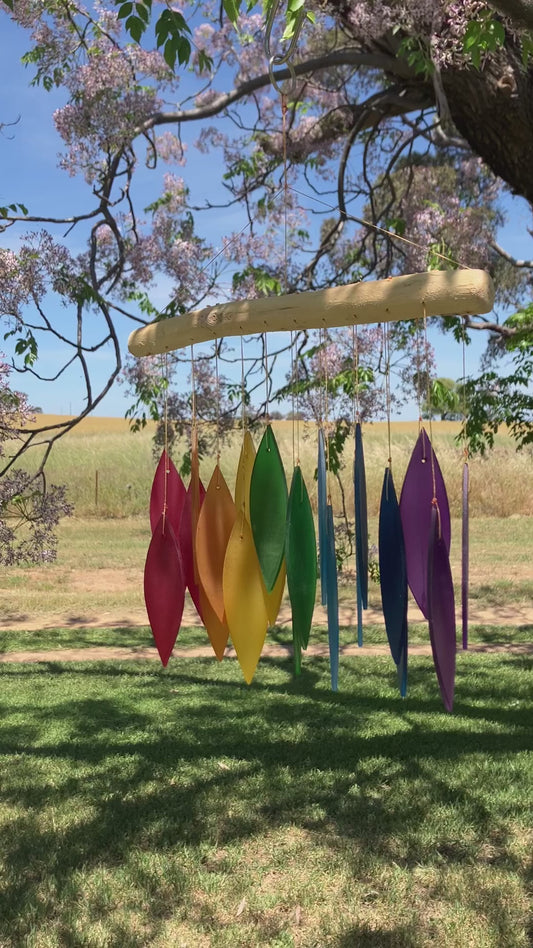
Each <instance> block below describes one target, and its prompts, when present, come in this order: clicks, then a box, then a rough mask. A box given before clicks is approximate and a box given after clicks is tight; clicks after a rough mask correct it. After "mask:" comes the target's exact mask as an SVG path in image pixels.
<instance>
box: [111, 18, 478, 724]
mask: <svg viewBox="0 0 533 948" xmlns="http://www.w3.org/2000/svg"><path fill="white" fill-rule="evenodd" d="M271 25H272V24H271V22H270V24H269V27H268V28H267V43H266V47H267V51H268V56H269V66H270V72H271V77H272V80H273V82H274V85H275V87H276V88H277V89H278V91H280V92H281V90H279V88H278V86H277V84H276V82H275V78H274V76H273V73H272V67H273V65H282V64H284V63H286V64H287V65H288V67H289V71H290V73H291V75H292V76H293V75H294V72H293V70H292V67H291V65H290V59H289V57H290V54H291V52H292V49H293V48H294V43H292V44H291V47H290V49H289V51H288V53H287V54H286V55H285V56H284V57H283V56H277V57H276V56H271V55H270V49H269V43H268V36H269V35H270V28H271ZM281 95H282V114H283V120H284V121H285V109H286V106H285V104H284V102H285V99H284V95H283V93H282V92H281ZM284 141H285V135H284ZM284 163H285V168H284V181H285V189H287V174H286V158H285V161H284ZM286 197H287V195H286V194H285V198H286ZM286 207H287V200H285V208H286ZM286 233H287V225H286V220H285V240H286ZM286 258H287V252H285V259H286ZM493 302H494V288H493V285H492V281H491V278H490V276H489V275H488V273H486V272H485V271H482V270H448V271H433V272H429V273H418V274H412V275H408V276H401V277H394V278H391V279H388V280H383V281H374V282H370V281H369V282H365V283H357V284H349V285H347V286H340V287H335V288H329V289H326V290H320V291H317V292H306V293H300V294H291V295H283V296H279V297H269V298H265V299H254V300H240V301H236V302H232V303H223V304H216V305H214V306H206V307H205V308H203V309H201V310H198V311H195V312H191V313H188V314H184V315H182V316H177V317H171V318H168V319H164V320H160V321H157V322H155V323H152V324H150V325H148V326H146V327H143V328H141V329H137V330H135V331H134V332H133V333H132V334H131V335H130V339H129V350H130V352H131V353H132V354H133V355H135V356H138V357H142V356H153V355H157V354H166V353H168V352H170V351H173V350H176V349H182V348H185V347H191V366H192V368H191V374H192V437H191V478H190V483H189V486H188V488H185V485H184V483H183V481H182V479H181V477H180V476H179V474H178V472H177V470H176V468H175V467H174V465H173V463H172V460H171V459H170V457H169V454H168V448H167V444H165V448H164V450H163V453H162V456H161V460H160V462H159V464H158V467H157V470H156V473H155V477H154V481H153V487H152V492H151V497H150V522H151V527H152V540H151V543H150V547H149V550H148V555H147V560H146V567H145V581H144V592H145V600H146V606H147V612H148V618H149V621H150V625H151V628H152V632H153V635H154V639H155V643H156V646H157V648H158V651H159V655H160V658H161V661H162V663H163V665H166V664H167V663H168V660H169V658H170V655H171V653H172V649H173V647H174V644H175V641H176V638H177V635H178V632H179V628H180V624H181V619H182V615H183V608H184V599H185V590H186V589H188V591H189V593H190V596H191V598H192V600H193V602H194V605H195V607H196V609H197V612H198V614H199V616H200V618H201V620H202V622H203V624H204V626H205V628H206V630H207V633H208V636H209V639H210V641H211V644H212V646H213V650H214V652H215V654H216V656H217V658H218V659H219V660H222V658H223V657H224V654H225V652H226V647H227V644H228V641H229V639H230V638H231V642H232V644H233V647H234V649H235V652H236V655H237V658H238V660H239V663H240V666H241V669H242V672H243V675H244V678H245V680H246V682H247V683H248V684H249V683H250V682H251V681H252V679H253V676H254V673H255V670H256V667H257V663H258V661H259V658H260V655H261V651H262V649H263V645H264V642H265V638H266V634H267V630H268V628H269V626H273V625H274V624H275V622H276V618H277V615H278V612H279V608H280V604H281V601H282V597H283V593H284V588H285V582H287V586H288V593H289V599H290V604H291V611H292V636H293V653H294V670H295V673H296V674H299V673H300V670H301V655H302V650H305V649H306V648H307V645H308V642H309V635H310V629H311V623H312V618H313V611H314V606H315V597H316V586H317V580H318V575H319V577H320V597H321V602H322V605H324V606H325V607H326V608H327V624H328V642H329V654H330V670H331V687H332V689H333V690H337V688H338V671H339V610H338V591H337V565H336V552H335V532H334V511H333V504H332V500H331V493H330V490H329V481H328V471H329V463H328V417H327V415H328V409H327V392H328V379H327V374H326V376H325V378H323V380H322V382H323V388H324V403H325V411H324V416H325V417H324V418H323V419H322V423H321V424H320V425H319V428H318V462H317V474H318V476H317V514H318V516H317V520H318V564H319V569H318V567H317V538H316V536H315V523H314V517H313V513H312V508H311V502H310V499H309V494H308V491H307V488H306V485H305V482H304V478H303V474H302V471H301V467H300V462H299V457H298V456H299V450H298V452H297V453H295V450H294V447H293V472H292V478H291V484H290V489H288V487H287V481H286V477H285V471H284V467H283V462H282V459H281V456H280V452H279V449H278V445H277V442H276V438H275V434H274V430H273V428H272V425H271V424H270V422H269V419H268V384H269V381H268V364H267V358H268V357H267V344H266V340H267V334H268V333H270V332H280V331H283V332H290V333H291V354H292V355H291V358H292V359H293V360H294V355H293V345H292V339H293V337H294V334H295V333H297V332H298V331H299V330H302V329H305V330H311V329H316V330H319V333H320V334H321V336H320V339H321V344H322V345H323V343H324V339H325V336H324V335H323V334H324V333H325V332H327V331H328V330H329V329H332V328H334V327H342V326H351V327H352V334H353V337H352V338H353V362H354V418H353V421H354V465H353V477H354V498H355V510H354V513H355V557H356V590H355V594H356V602H357V641H358V645H359V646H362V644H363V620H362V613H363V610H365V609H366V608H367V606H368V526H367V502H366V476H365V462H364V451H363V433H362V424H361V415H360V411H359V402H358V397H359V349H358V334H357V333H358V327H359V326H362V325H365V324H369V323H379V324H381V326H382V338H383V352H384V356H385V363H386V366H387V373H386V387H387V423H388V458H387V464H386V467H385V473H384V479H383V487H382V493H381V502H380V516H379V567H380V582H381V598H382V605H383V613H384V619H385V627H386V632H387V638H388V641H389V646H390V651H391V655H392V658H393V660H394V663H395V665H396V667H397V670H398V680H399V688H400V693H401V695H402V696H405V694H406V691H407V655H408V629H407V605H408V588H409V589H410V590H411V593H412V595H413V597H414V599H415V601H416V603H417V605H418V607H419V608H420V610H421V612H422V614H423V615H424V617H425V618H426V619H427V620H428V623H429V634H430V640H431V646H432V651H433V658H434V663H435V669H436V673H437V679H438V683H439V688H440V692H441V695H442V699H443V703H444V706H445V708H446V709H447V710H448V711H451V710H452V705H453V694H454V678H455V651H456V634H455V603H454V592H453V584H452V576H451V570H450V563H449V550H450V512H449V505H448V499H447V495H446V488H445V485H444V480H443V477H442V473H441V470H440V467H439V464H438V461H437V458H436V455H435V452H434V449H433V446H432V439H431V427H430V431H429V434H428V432H427V431H426V429H425V428H424V427H423V426H422V423H420V431H419V436H418V440H417V442H416V445H415V447H414V450H413V453H412V456H411V459H410V462H409V465H408V468H407V472H406V475H405V479H404V483H403V487H402V490H401V495H400V499H399V500H398V498H397V494H396V489H395V485H394V480H393V474H392V457H391V439H390V351H389V332H388V324H389V323H390V322H394V321H398V320H408V319H413V318H414V319H419V320H420V321H421V324H422V326H423V332H424V339H425V343H426V347H427V335H426V334H427V328H426V327H427V319H428V318H429V317H432V316H456V315H479V314H482V313H486V312H489V311H490V309H491V308H492V305H493ZM259 333H261V334H264V353H265V356H264V362H265V377H266V384H267V424H266V427H265V431H264V434H263V437H262V439H261V442H260V444H259V447H258V449H257V453H256V451H255V448H254V445H253V442H252V438H251V435H250V432H249V431H247V430H246V424H245V412H244V403H245V399H244V368H243V369H242V389H243V391H242V402H243V424H242V445H241V451H240V457H239V463H238V469H237V477H236V484H235V491H234V494H233V495H232V493H231V491H230V489H229V487H228V485H227V483H226V481H225V479H224V477H223V474H222V471H221V468H220V438H219V432H218V425H217V449H216V462H215V467H214V470H213V473H212V475H211V479H210V481H209V484H208V486H207V489H205V488H204V485H203V484H202V482H201V480H200V475H199V462H198V427H197V418H196V393H195V379H194V350H193V346H194V345H195V344H196V343H200V342H206V341H209V340H212V341H213V342H214V346H215V352H214V358H215V376H216V388H217V398H218V388H219V378H218V340H220V339H223V338H225V337H229V336H241V365H242V366H243V364H244V360H243V354H242V337H243V336H247V335H253V334H259ZM417 368H419V366H418V367H417ZM464 372H465V366H464V345H463V375H464ZM293 377H294V362H293ZM296 414H297V413H296ZM165 429H166V419H165ZM293 445H294V435H293ZM462 562H463V579H462V597H463V613H462V617H463V647H464V648H466V647H467V618H468V616H467V585H468V457H467V452H466V448H465V463H464V469H463V540H462Z"/></svg>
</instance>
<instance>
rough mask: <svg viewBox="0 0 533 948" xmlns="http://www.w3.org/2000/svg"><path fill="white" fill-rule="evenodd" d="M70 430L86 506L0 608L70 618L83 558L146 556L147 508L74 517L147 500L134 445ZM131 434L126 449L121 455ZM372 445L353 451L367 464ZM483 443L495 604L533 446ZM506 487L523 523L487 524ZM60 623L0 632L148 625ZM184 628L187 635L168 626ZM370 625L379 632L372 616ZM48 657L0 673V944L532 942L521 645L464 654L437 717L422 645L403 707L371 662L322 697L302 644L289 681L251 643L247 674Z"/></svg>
mask: <svg viewBox="0 0 533 948" xmlns="http://www.w3.org/2000/svg"><path fill="white" fill-rule="evenodd" d="M95 430H96V429H95ZM77 437H78V439H79V440H78V442H77V446H76V444H74V442H73V441H71V442H69V444H66V443H65V452H66V453H64V454H63V456H62V457H63V461H62V464H61V462H60V456H59V455H58V473H62V474H63V477H64V478H65V479H67V480H69V483H70V484H71V485H72V489H73V493H76V491H77V492H78V493H77V494H76V496H77V499H78V503H79V509H78V516H80V515H81V514H80V512H81V513H82V514H83V516H84V517H85V518H86V519H85V520H71V521H66V522H65V524H64V525H63V527H62V530H61V534H62V537H63V541H64V542H63V544H62V546H61V547H60V555H59V560H58V564H57V566H47V567H45V568H44V569H41V570H38V571H33V572H32V571H24V570H22V569H18V570H12V571H6V575H5V576H3V577H2V579H1V582H0V594H1V602H2V608H4V609H7V608H8V607H9V602H12V603H13V610H14V611H15V612H16V611H17V610H22V611H24V610H25V611H26V612H27V614H31V613H32V612H35V610H38V609H39V608H40V606H39V603H41V608H42V609H43V611H46V607H45V605H44V604H45V603H48V602H50V603H51V604H52V605H51V606H50V608H51V610H52V612H55V611H58V610H62V609H63V608H64V607H65V603H66V602H68V604H69V608H70V609H71V610H72V615H73V616H75V615H78V614H80V613H81V611H82V609H86V608H87V604H88V601H89V600H88V599H87V595H89V597H90V596H94V595H95V593H89V594H86V591H84V590H83V588H82V585H83V584H80V581H79V576H80V574H81V573H82V571H83V570H84V569H85V570H86V571H88V572H89V571H90V573H91V578H92V580H94V577H95V575H96V574H97V573H98V571H104V570H113V571H115V570H116V571H117V573H119V571H120V570H121V569H122V570H124V571H127V570H131V571H134V572H135V571H136V570H139V567H140V565H141V566H142V559H143V557H144V552H145V549H146V541H147V539H148V531H147V528H146V524H145V522H144V519H143V521H142V522H141V521H140V520H139V519H137V518H135V519H132V520H131V521H127V520H123V519H115V520H112V519H108V520H106V521H100V520H98V519H94V520H92V519H91V517H94V516H95V515H96V517H101V516H102V515H104V514H106V513H107V515H108V516H109V515H110V514H114V516H115V517H117V518H122V517H124V516H125V515H126V514H128V515H129V516H131V515H132V514H133V515H138V514H139V513H140V512H141V509H142V510H143V511H144V512H145V513H146V507H147V494H146V491H147V485H148V489H149V483H150V477H151V472H152V471H153V462H152V461H151V459H150V450H149V441H147V440H146V439H145V438H144V436H142V439H141V441H135V438H134V436H130V435H127V434H125V433H123V432H122V433H120V432H119V433H118V434H117V432H115V431H110V434H109V438H110V439H118V440H116V443H115V447H114V449H113V450H114V451H115V453H113V450H112V448H113V444H112V441H111V440H107V439H106V438H104V439H103V441H102V439H101V436H100V440H99V441H98V440H97V435H96V434H94V433H93V432H92V431H91V432H89V433H88V435H87V438H85V436H83V437H82V434H79V435H78V436H77ZM130 437H131V438H132V441H131V442H129V444H131V446H132V448H133V445H139V446H142V447H139V448H138V447H135V449H134V450H131V449H130V448H128V449H127V450H126V447H125V445H126V441H125V440H124V439H126V438H130ZM446 437H447V439H448V440H447V441H446V443H445V442H443V443H442V445H441V447H442V451H441V454H443V455H444V456H445V459H447V460H446V463H448V461H449V463H450V464H451V465H452V468H453V470H452V485H453V483H454V481H453V477H455V474H454V473H453V472H454V471H455V469H456V466H457V464H458V462H457V455H456V449H455V448H454V446H453V438H452V437H451V436H448V435H447V436H446ZM380 438H381V435H380ZM84 439H85V440H84ZM87 439H88V440H87ZM91 439H92V440H91ZM409 439H410V441H409V444H410V446H411V441H412V436H411V434H410V435H409ZM369 442H370V439H369ZM402 444H403V442H402V443H398V447H397V451H398V452H400V451H401V450H404V453H405V455H406V456H408V455H407V447H406V446H405V445H404V446H403V447H402ZM405 444H407V441H406V443H405ZM383 445H384V442H383V444H382V441H380V440H379V439H378V440H377V441H376V442H375V444H374V445H373V446H372V445H371V444H370V443H369V444H368V448H369V450H368V452H367V454H368V457H369V460H370V461H371V462H372V460H373V459H374V460H375V462H376V465H377V461H378V460H379V464H380V467H379V470H381V454H382V453H383V452H382V448H383ZM67 449H68V450H67ZM500 449H501V452H502V453H501V454H500V455H499V460H497V461H490V462H489V461H488V462H480V467H479V471H480V474H479V476H478V478H477V482H476V483H477V487H476V490H477V491H478V493H477V495H475V497H474V508H475V511H476V512H477V516H475V517H474V519H473V521H472V538H473V552H474V558H473V563H472V577H473V582H472V596H473V599H474V600H475V601H476V600H479V599H482V600H483V601H486V602H487V603H488V604H490V605H491V607H494V608H495V609H496V610H498V609H504V608H505V605H506V603H507V602H512V601H513V600H516V601H519V602H520V603H522V604H524V603H526V602H527V599H528V597H529V598H530V599H531V597H532V593H533V570H531V571H530V570H529V568H528V563H530V562H531V556H532V553H533V549H532V547H533V531H532V529H531V524H532V523H533V520H532V517H531V512H532V511H531V509H530V505H531V502H532V497H533V492H529V493H528V491H527V490H526V487H527V483H528V480H527V479H528V477H529V478H531V459H529V466H528V463H527V462H528V459H527V458H525V457H524V456H522V457H521V458H519V459H518V460H516V459H515V457H514V456H513V457H511V456H510V455H509V457H508V450H507V445H506V443H505V441H503V442H502V443H501V445H500ZM91 451H92V452H93V454H94V459H93V462H91V463H92V467H91V463H90V461H89V455H88V454H87V452H89V453H90V452H91ZM68 452H70V454H69V453H68ZM138 452H140V457H141V459H142V464H141V463H139V462H140V458H139V456H138ZM506 458H507V460H505V459H506ZM105 459H107V461H106V463H107V464H108V466H107V467H106V468H105V469H104V467H103V463H104V460H105ZM311 463H312V460H311V455H310V456H309V461H308V464H309V466H311ZM506 465H507V466H506ZM289 466H290V465H289ZM207 467H208V465H207V464H206V465H205V470H206V472H207ZM95 469H96V470H98V471H99V483H98V488H99V494H98V505H96V504H95V503H94V500H95V496H94V489H95V484H94V470H95ZM376 470H377V467H376ZM457 471H460V461H459V466H457ZM104 472H107V473H105V476H104ZM230 474H231V471H230V472H229V473H228V477H230ZM77 478H78V480H76V479H77ZM56 479H59V478H56ZM399 483H401V479H400V481H399ZM83 484H84V485H85V486H84V487H83V491H85V494H83V491H82V490H81V487H82V485H83ZM377 486H379V482H378V479H377V477H376V484H375V485H374V487H373V488H372V486H371V490H374V492H375V491H376V489H377ZM111 487H112V488H113V490H112V491H111ZM108 489H109V491H110V493H109V494H108V495H106V493H105V492H106V490H108ZM453 489H454V490H455V488H453ZM510 492H514V498H515V507H514V509H512V505H513V495H511V494H510ZM84 496H85V500H83V497H84ZM106 496H107V499H106ZM372 496H373V495H372ZM491 498H495V500H494V499H491ZM500 501H501V503H502V504H503V503H504V502H505V504H506V505H507V506H506V508H505V509H506V510H507V512H512V513H514V514H515V515H516V514H519V515H520V516H515V517H514V518H508V519H501V520H500V519H496V518H487V516H486V515H487V512H488V511H489V505H490V504H491V503H496V504H498V503H499V502H500ZM141 502H142V505H143V506H142V507H141V508H139V505H140V504H141ZM84 503H85V507H83V504H84ZM371 503H372V502H371ZM454 503H455V501H454ZM128 504H129V506H128ZM91 505H92V506H91ZM106 505H109V507H108V508H107V507H106ZM517 505H518V507H517ZM528 505H529V506H528ZM502 512H503V510H502ZM371 515H372V516H375V511H374V512H372V510H371ZM456 536H457V531H456ZM455 542H456V543H457V540H456V541H455ZM457 555H458V551H457V549H456V550H455V552H454V557H455V558H456V559H457ZM73 577H76V583H74V582H73V581H72V582H71V580H73ZM346 594H347V593H346V592H345V589H344V587H343V588H342V589H341V599H342V598H343V597H344V596H345V595H346ZM106 595H109V594H104V599H102V601H100V600H98V607H99V608H102V607H103V605H104V604H105V603H104V600H105V596H106ZM116 595H117V596H118V593H117V594H116ZM372 595H373V596H374V595H378V594H377V592H376V589H374V588H373V591H372ZM63 596H66V598H65V599H64V598H62V597H63ZM83 597H85V598H83ZM120 602H122V600H120ZM74 626H75V624H74V623H73V625H72V626H71V627H69V628H65V629H61V630H54V629H52V630H50V629H48V630H44V629H43V630H40V631H37V632H33V633H29V632H24V631H22V630H18V631H17V632H9V631H3V632H2V633H1V637H0V648H1V649H2V650H3V651H6V652H8V651H9V650H11V649H13V648H24V647H27V648H42V649H44V648H54V647H55V648H57V646H58V645H63V646H72V645H76V644H84V645H87V646H90V645H92V644H108V645H112V644H124V645H127V644H133V645H143V644H147V641H146V640H147V638H148V637H149V631H148V630H147V629H146V628H145V629H142V628H138V629H127V628H124V629H98V630H96V629H93V630H92V629H84V630H78V629H76V628H75V627H74ZM531 631H532V630H531V626H529V625H527V626H522V627H521V628H513V627H512V626H508V625H507V626H505V627H504V626H503V625H502V626H497V625H492V626H478V627H475V628H474V629H473V630H472V641H477V642H486V643H494V642H501V641H505V642H507V643H515V644H518V643H527V642H528V641H531ZM313 634H314V637H315V640H318V641H320V640H323V639H324V637H325V630H324V629H316V630H314V633H313ZM200 635H201V630H200V629H196V630H187V629H183V630H182V632H180V640H179V641H180V643H181V644H182V645H192V644H200V643H199V636H200ZM203 635H204V636H205V633H203ZM366 635H367V641H369V642H380V641H384V633H383V629H382V628H381V629H378V628H377V627H375V628H370V629H368V630H367V633H366ZM273 637H274V641H280V642H283V641H287V639H288V638H289V637H290V630H289V629H288V628H287V629H277V630H276V631H275V633H274V636H273ZM424 637H425V640H426V641H427V629H426V628H425V627H422V626H420V627H414V628H413V629H412V636H411V639H412V641H414V642H421V641H424ZM353 638H354V630H353V629H351V630H348V629H347V630H344V631H343V633H342V640H343V641H344V642H346V641H348V640H351V641H353ZM6 657H7V656H6ZM58 659H59V660H57V661H56V660H54V661H46V662H42V663H30V664H26V665H17V664H9V663H6V664H0V948H19V946H21V948H22V946H24V948H56V946H57V948H63V946H65V948H67V946H68V948H70V946H80V948H81V946H87V948H104V946H105V948H108V946H109V948H130V946H131V948H133V946H135V948H143V946H150V948H151V946H153V948H210V946H213V948H219V946H220V948H226V946H227V948H234V946H236V948H240V946H242V948H254V946H256V945H257V946H267V945H268V946H274V948H284V946H285V948H290V946H293V948H329V946H331V948H359V946H362V948H364V946H375V948H396V946H398V948H403V946H406V948H426V946H427V948H429V946H434V945H438V946H442V948H528V946H531V945H532V944H533V917H532V914H531V895H532V888H533V863H532V844H533V813H532V808H533V807H532V801H533V677H532V671H533V656H532V655H531V654H530V653H529V652H527V651H526V652H525V653H524V654H519V653H517V654H501V653H493V654H490V653H489V654H475V653H473V652H471V653H459V654H458V667H457V684H456V702H455V707H454V712H453V714H451V715H449V714H446V712H445V711H444V710H443V707H442V703H441V700H440V697H439V694H438V687H437V682H436V677H435V672H434V669H433V666H432V661H431V658H430V657H429V656H421V657H413V658H412V659H411V660H410V673H409V692H408V696H407V698H406V699H405V700H402V699H401V698H400V697H399V693H398V689H397V685H396V675H395V672H394V666H393V664H392V661H391V659H390V657H385V656H383V657H375V656H364V657H363V656H361V655H358V656H357V657H356V658H348V657H343V659H342V661H341V666H340V676H339V692H338V693H336V694H333V693H332V692H331V690H330V687H329V667H328V663H327V661H325V660H323V659H320V658H316V657H315V658H312V657H307V658H306V660H305V664H304V669H303V673H302V676H301V677H300V678H299V679H295V678H294V677H293V674H292V663H291V660H290V659H289V658H279V659H262V660H261V662H260V664H259V667H258V671H257V673H256V677H255V678H254V681H253V683H252V685H251V686H250V687H248V686H246V685H245V684H244V682H243V681H242V676H241V674H240V670H239V667H238V664H237V663H236V662H235V661H228V660H224V662H222V663H221V664H219V663H217V662H216V660H215V659H211V660H200V659H196V658H186V659H177V658H176V659H171V661H170V663H169V666H168V668H167V669H163V668H161V666H160V665H158V664H157V663H155V662H148V661H137V662H122V661H121V662H111V661H106V662H83V663H66V662H61V660H60V656H59V654H58Z"/></svg>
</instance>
